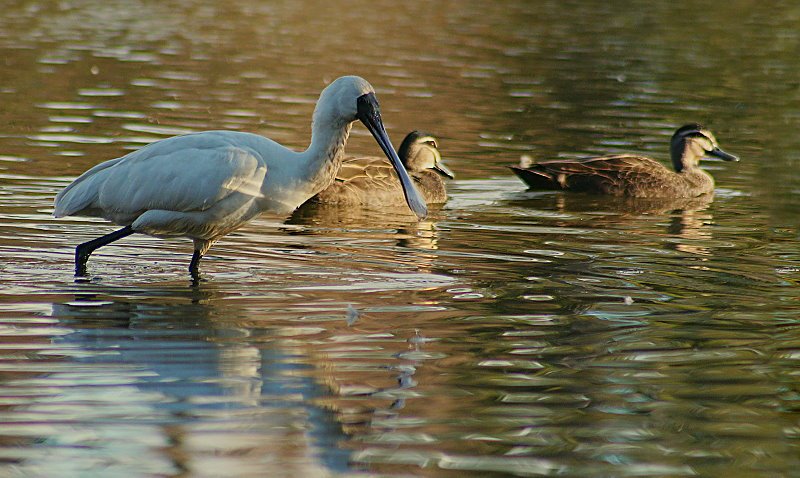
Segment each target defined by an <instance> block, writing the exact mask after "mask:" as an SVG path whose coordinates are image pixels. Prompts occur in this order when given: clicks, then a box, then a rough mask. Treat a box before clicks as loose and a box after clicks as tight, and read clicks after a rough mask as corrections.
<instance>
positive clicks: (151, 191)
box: [53, 76, 427, 280]
mask: <svg viewBox="0 0 800 478" xmlns="http://www.w3.org/2000/svg"><path fill="white" fill-rule="evenodd" d="M355 120H360V121H361V122H362V123H364V125H365V126H366V127H367V129H369V131H370V133H372V136H374V137H375V140H376V141H377V142H378V144H379V145H380V147H381V149H382V150H383V152H384V154H385V155H386V156H387V157H388V158H389V161H390V162H391V164H392V166H394V169H395V170H396V171H397V175H398V177H399V178H400V182H401V184H402V187H403V193H404V195H405V199H406V203H407V204H408V207H409V208H411V210H412V211H413V212H414V213H415V214H416V215H417V216H418V217H420V218H423V217H425V215H426V214H427V206H426V204H425V200H424V199H423V198H422V197H421V196H420V194H419V193H418V192H417V190H416V189H415V188H414V185H413V183H412V181H411V179H410V178H409V176H408V173H407V172H406V170H405V168H404V167H403V164H402V163H401V162H400V159H399V158H398V156H397V152H396V151H395V150H394V147H393V146H392V143H391V141H390V140H389V136H388V135H387V134H386V129H385V128H384V126H383V121H382V119H381V114H380V107H379V106H378V100H377V98H376V97H375V90H374V89H373V88H372V86H371V85H370V84H369V83H368V82H367V81H366V80H364V79H363V78H359V77H357V76H344V77H341V78H339V79H337V80H335V81H334V82H333V83H331V84H330V85H328V86H327V87H326V88H325V89H324V90H322V93H321V94H320V96H319V100H318V101H317V105H316V107H315V108H314V115H313V119H312V125H311V144H310V145H309V147H308V149H306V150H305V151H303V152H295V151H292V150H289V149H287V148H285V147H284V146H281V145H280V144H278V143H276V142H275V141H272V140H270V139H267V138H264V137H263V136H259V135H257V134H251V133H242V132H236V131H204V132H201V133H191V134H186V135H182V136H174V137H172V138H167V139H163V140H160V141H156V142H154V143H151V144H149V145H147V146H145V147H143V148H142V149H139V150H137V151H134V152H132V153H130V154H127V155H125V156H122V157H121V158H116V159H112V160H109V161H106V162H103V163H100V164H98V165H97V166H95V167H93V168H91V169H90V170H88V171H86V172H85V173H83V174H82V175H81V176H80V177H78V179H76V180H75V181H74V182H72V184H70V185H69V186H67V187H66V188H65V189H64V190H62V191H61V192H59V193H58V195H57V196H56V199H55V211H54V213H53V214H54V216H55V217H64V216H92V217H102V218H104V219H107V220H109V221H111V222H113V223H115V224H118V225H120V226H123V227H122V229H119V230H117V231H114V232H112V233H110V234H106V235H105V236H102V237H99V238H97V239H94V240H91V241H89V242H86V243H83V244H81V245H79V246H78V247H77V248H76V249H75V274H76V275H77V276H83V275H86V261H87V260H88V259H89V255H90V254H91V253H92V252H93V251H95V250H96V249H97V248H99V247H102V246H105V245H107V244H110V243H112V242H114V241H116V240H118V239H122V238H123V237H127V236H129V235H131V234H133V233H137V232H138V233H143V234H148V235H151V236H156V237H188V238H190V239H192V240H193V241H194V254H193V255H192V260H191V263H190V265H189V272H190V273H191V275H192V278H193V279H195V280H196V279H198V277H199V271H198V264H199V262H200V258H201V257H203V255H204V254H205V253H206V252H207V251H208V249H209V248H210V247H211V246H212V245H213V244H214V242H216V241H217V240H218V239H219V238H221V237H222V236H224V235H226V234H228V233H230V232H231V231H233V230H235V229H237V228H239V227H240V226H242V225H243V224H244V223H246V222H247V221H249V220H250V219H252V218H253V217H255V216H256V215H258V214H259V213H261V212H272V213H277V214H288V213H290V212H292V211H293V210H294V209H295V208H297V207H298V206H299V205H301V204H302V203H303V202H305V201H306V200H307V199H308V198H310V197H312V196H314V195H315V194H317V193H318V192H320V191H322V190H323V189H325V188H326V187H328V186H329V185H330V184H331V182H333V180H334V178H335V177H336V173H337V172H338V171H339V167H340V166H341V164H342V157H343V154H344V147H345V143H346V142H347V138H348V136H349V134H350V128H351V126H352V123H353V122H354V121H355Z"/></svg>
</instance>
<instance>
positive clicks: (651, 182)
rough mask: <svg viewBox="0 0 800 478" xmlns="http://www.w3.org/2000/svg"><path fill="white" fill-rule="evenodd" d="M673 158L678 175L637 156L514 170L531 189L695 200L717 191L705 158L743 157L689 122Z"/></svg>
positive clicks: (562, 161) (674, 145)
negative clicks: (702, 166)
mask: <svg viewBox="0 0 800 478" xmlns="http://www.w3.org/2000/svg"><path fill="white" fill-rule="evenodd" d="M670 155H671V157H672V165H673V167H674V168H675V171H670V170H669V169H667V168H666V167H664V166H663V165H662V164H661V163H659V162H658V161H655V160H653V159H650V158H647V157H644V156H638V155H634V154H614V155H608V156H598V157H590V158H580V159H556V160H552V161H541V162H536V163H532V164H524V165H522V164H521V165H520V166H519V167H517V166H511V170H512V171H514V173H516V174H517V176H519V177H520V179H522V180H523V181H524V182H525V183H526V184H527V185H528V186H529V187H530V188H531V189H556V190H562V189H563V190H568V191H577V192H586V193H592V194H606V195H610V196H625V197H637V198H692V197H697V196H701V195H704V194H709V193H713V191H714V178H712V177H711V175H710V174H708V173H707V172H705V171H703V170H702V169H700V165H699V163H700V159H702V158H703V157H704V156H716V157H717V158H720V159H723V160H725V161H738V160H739V158H737V157H736V156H734V155H732V154H728V153H726V152H725V151H722V150H721V149H719V146H718V145H717V140H716V138H714V135H713V134H711V132H710V131H708V130H707V129H705V128H703V127H702V126H700V125H699V124H687V125H685V126H682V127H681V128H679V129H678V130H677V131H676V132H675V134H673V135H672V140H671V141H670Z"/></svg>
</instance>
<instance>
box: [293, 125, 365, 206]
mask: <svg viewBox="0 0 800 478" xmlns="http://www.w3.org/2000/svg"><path fill="white" fill-rule="evenodd" d="M352 125H353V123H352V122H349V121H342V120H338V121H337V120H336V119H335V118H331V117H327V118H326V117H322V115H316V114H315V115H314V121H313V123H312V125H311V144H310V145H309V146H308V149H306V150H305V151H304V152H302V153H301V154H302V159H303V163H304V164H305V166H306V167H305V168H304V169H305V171H304V175H305V177H306V179H307V181H309V182H310V183H311V185H312V189H314V192H313V194H316V193H318V192H320V191H322V190H323V189H325V188H326V187H328V186H330V184H331V183H332V182H333V180H334V178H335V177H336V173H337V172H339V168H340V167H341V165H342V158H343V157H344V146H345V143H347V138H348V137H349V136H350V128H351V127H352Z"/></svg>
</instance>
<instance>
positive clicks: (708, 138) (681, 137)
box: [670, 123, 739, 172]
mask: <svg viewBox="0 0 800 478" xmlns="http://www.w3.org/2000/svg"><path fill="white" fill-rule="evenodd" d="M670 153H671V155H672V163H673V166H675V170H676V171H678V172H680V171H682V170H683V169H684V168H686V167H694V166H697V164H698V163H699V162H700V159H701V158H703V157H704V156H714V157H716V158H719V159H722V160H725V161H739V158H738V157H737V156H734V155H732V154H730V153H726V152H725V151H723V150H721V149H720V148H719V145H718V144H717V139H716V138H715V137H714V135H713V134H712V133H711V131H709V130H707V129H705V128H704V127H702V126H700V125H699V124H696V123H692V124H687V125H684V126H681V127H680V128H678V131H676V132H675V134H673V135H672V140H671V142H670Z"/></svg>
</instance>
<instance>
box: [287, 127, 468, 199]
mask: <svg viewBox="0 0 800 478" xmlns="http://www.w3.org/2000/svg"><path fill="white" fill-rule="evenodd" d="M438 146H439V143H438V141H437V139H436V138H435V137H434V136H433V135H432V134H430V133H425V132H422V131H412V132H410V133H408V135H406V137H405V139H404V140H403V143H402V144H401V145H400V148H399V149H398V150H397V154H398V156H399V157H400V161H401V162H402V163H403V165H404V166H405V168H406V170H407V171H408V174H409V176H411V179H412V181H413V183H414V186H415V187H416V189H417V191H419V193H420V194H422V197H423V198H424V199H425V202H426V203H428V204H442V203H444V202H446V201H447V191H446V189H445V182H444V179H443V178H450V179H452V178H453V177H455V176H454V175H453V173H452V171H450V169H448V168H447V166H445V165H444V163H443V162H442V155H441V153H440V152H439V148H438ZM405 203H406V200H405V197H404V195H403V188H402V185H401V184H400V180H399V179H398V176H397V173H396V172H395V171H394V168H393V167H392V166H391V165H390V164H389V162H387V161H386V158H381V157H371V156H367V157H363V156H362V157H349V158H345V159H344V161H342V167H341V168H339V172H338V173H337V174H336V179H335V180H334V181H333V184H331V185H330V186H329V187H328V188H327V189H325V190H323V191H322V192H320V193H318V194H317V195H316V196H314V197H312V198H311V199H309V200H308V201H306V203H305V204H304V205H303V206H305V205H306V204H320V205H323V204H330V205H353V206H354V205H371V206H401V205H403V204H405ZM303 206H301V207H303Z"/></svg>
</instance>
